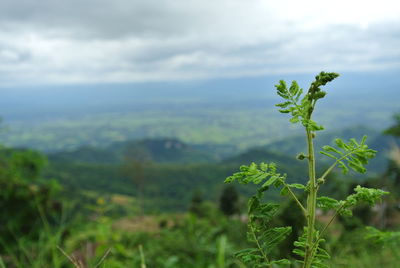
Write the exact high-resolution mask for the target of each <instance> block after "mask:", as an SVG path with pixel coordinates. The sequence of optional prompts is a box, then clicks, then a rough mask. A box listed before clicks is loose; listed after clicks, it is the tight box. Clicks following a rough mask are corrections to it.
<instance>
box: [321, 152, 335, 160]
mask: <svg viewBox="0 0 400 268" xmlns="http://www.w3.org/2000/svg"><path fill="white" fill-rule="evenodd" d="M319 153H320V154H323V155H326V156H328V157H330V158H333V159H337V157H336V156H334V155H333V154H330V153H327V152H324V151H320V152H319Z"/></svg>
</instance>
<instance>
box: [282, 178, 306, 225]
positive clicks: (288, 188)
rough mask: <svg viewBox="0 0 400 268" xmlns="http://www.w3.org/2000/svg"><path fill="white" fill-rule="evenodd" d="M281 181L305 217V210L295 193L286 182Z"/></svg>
mask: <svg viewBox="0 0 400 268" xmlns="http://www.w3.org/2000/svg"><path fill="white" fill-rule="evenodd" d="M282 183H283V185H284V187H286V189H287V190H288V192H289V193H290V195H291V196H292V198H293V200H294V201H296V203H297V205H298V206H299V207H300V209H301V211H303V214H304V217H306V218H307V213H308V212H307V210H306V209H305V208H304V206H303V205H302V204H301V202H300V200H299V199H298V198H297V196H296V195H295V193H294V192H293V191H292V189H290V187H289V186H288V185H287V183H285V182H284V181H283V180H282Z"/></svg>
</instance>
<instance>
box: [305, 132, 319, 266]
mask: <svg viewBox="0 0 400 268" xmlns="http://www.w3.org/2000/svg"><path fill="white" fill-rule="evenodd" d="M307 145H308V174H309V187H310V188H309V194H308V198H307V245H306V252H305V256H304V263H303V267H304V268H310V267H311V264H312V260H313V255H314V254H313V249H312V245H313V244H314V225H315V209H316V203H317V183H316V178H315V156H314V143H313V133H312V132H311V131H310V130H309V129H307Z"/></svg>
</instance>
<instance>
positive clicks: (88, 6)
mask: <svg viewBox="0 0 400 268" xmlns="http://www.w3.org/2000/svg"><path fill="white" fill-rule="evenodd" d="M399 3H400V2H399V1H398V0H393V1H391V0H380V1H376V0H375V1H366V0H362V1H359V0H356V1H351V0H335V1H321V0H311V1H305V0H303V1H298V0H295V1H288V0H279V1H277V0H275V1H262V0H241V1H238V0H213V1H204V0H168V1H167V0H112V1H111V0H1V1H0V84H1V85H3V86H4V85H7V86H19V85H24V84H32V85H40V84H67V83H68V84H70V83H102V82H135V81H141V82H146V81H164V80H182V79H208V78H215V77H222V78H224V77H242V76H252V75H265V74H280V73H285V74H287V73H304V72H317V71H320V70H322V69H324V70H328V71H338V72H342V71H361V72H362V71H371V70H372V71H373V70H391V71H393V70H395V71H398V70H400V4H399Z"/></svg>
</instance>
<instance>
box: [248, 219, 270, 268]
mask: <svg viewBox="0 0 400 268" xmlns="http://www.w3.org/2000/svg"><path fill="white" fill-rule="evenodd" d="M249 226H250V230H251V233H252V235H253V238H254V241H255V242H256V244H257V247H258V250H259V251H260V252H261V255H262V256H263V258H264V259H265V260H266V262H267V263H268V267H271V264H269V259H268V257H267V254H265V252H264V250H263V248H262V247H261V245H260V242H259V241H258V238H257V235H256V231H255V230H254V227H253V224H252V223H251V220H250V224H249Z"/></svg>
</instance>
